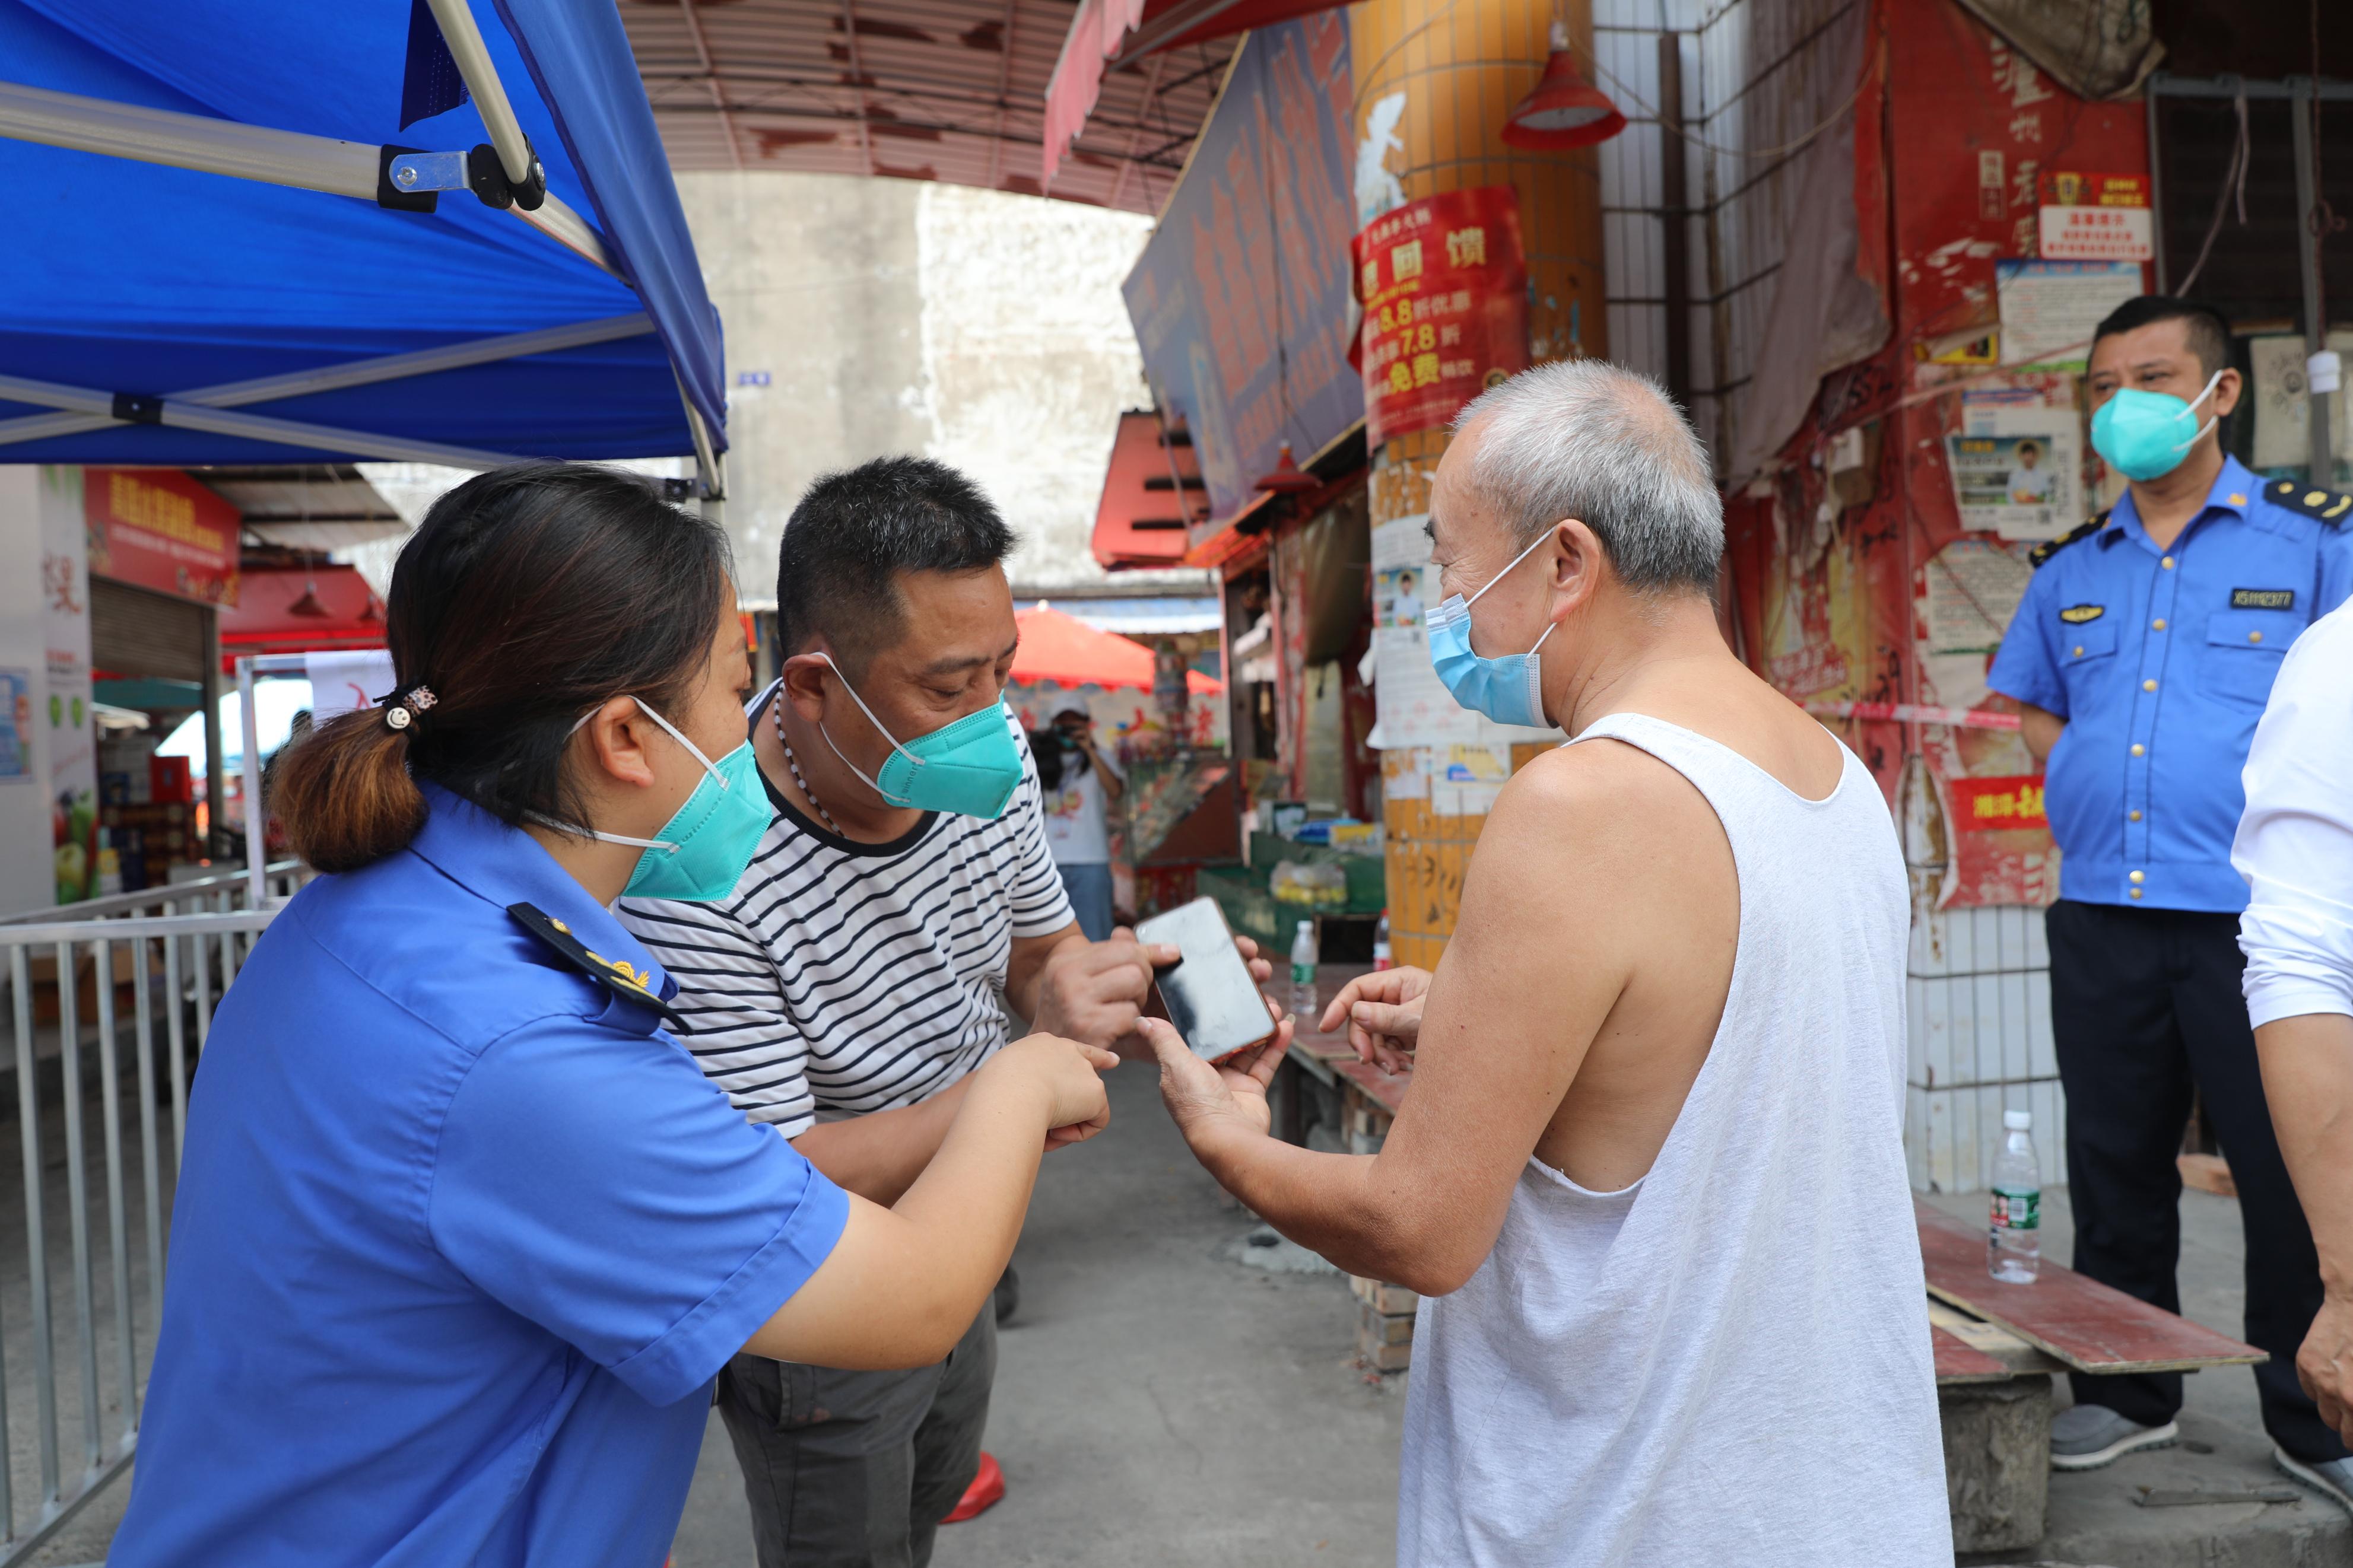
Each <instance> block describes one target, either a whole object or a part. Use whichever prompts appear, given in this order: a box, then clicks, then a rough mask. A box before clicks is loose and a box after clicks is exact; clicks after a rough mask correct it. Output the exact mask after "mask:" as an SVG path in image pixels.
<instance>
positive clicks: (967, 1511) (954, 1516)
mask: <svg viewBox="0 0 2353 1568" xmlns="http://www.w3.org/2000/svg"><path fill="white" fill-rule="evenodd" d="M1004 1500H1005V1472H1004V1471H1003V1470H1000V1469H998V1468H997V1457H996V1456H995V1455H993V1454H983V1455H981V1457H980V1470H979V1472H978V1473H977V1474H976V1475H975V1476H974V1477H973V1478H972V1485H970V1486H968V1487H966V1488H965V1489H964V1497H963V1499H962V1500H960V1501H959V1502H958V1503H957V1504H956V1505H955V1510H954V1511H952V1512H951V1513H949V1515H948V1516H947V1518H945V1519H944V1520H942V1521H940V1522H941V1523H942V1524H961V1523H963V1522H964V1521H965V1520H967V1519H977V1518H979V1517H980V1516H981V1515H982V1514H984V1513H987V1511H988V1510H990V1509H992V1508H994V1507H996V1506H997V1504H998V1503H1000V1502H1002V1501H1004Z"/></svg>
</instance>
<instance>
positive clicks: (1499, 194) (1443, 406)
mask: <svg viewBox="0 0 2353 1568" xmlns="http://www.w3.org/2000/svg"><path fill="white" fill-rule="evenodd" d="M1352 251H1353V254H1354V256H1355V258H1356V295H1357V298H1358V299H1359V300H1362V301H1363V302H1364V307H1365V324H1364V328H1363V334H1362V336H1361V337H1360V339H1359V340H1358V349H1359V353H1360V355H1361V359H1362V369H1363V372H1364V377H1365V440H1366V443H1368V444H1369V445H1371V446H1375V447H1377V446H1379V445H1380V444H1381V443H1382V442H1384V441H1387V440H1388V439H1389V438H1390V437H1394V436H1404V435H1409V434H1410V433H1412V432H1413V431H1416V430H1433V429H1436V428H1438V427H1439V426H1442V425H1444V424H1445V423H1446V422H1447V421H1449V420H1451V419H1452V418H1453V417H1454V416H1455V415H1457V414H1459V413H1461V410H1462V405H1464V404H1466V403H1468V402H1470V401H1471V400H1472V398H1474V397H1476V396H1478V395H1479V394H1480V393H1482V392H1483V391H1485V390H1486V389H1487V388H1488V387H1491V386H1493V385H1495V384H1497V383H1499V382H1501V381H1504V380H1505V379H1506V378H1508V377H1510V376H1511V375H1513V374H1516V373H1518V372H1520V371H1523V370H1525V369H1526V368H1527V366H1528V268H1527V261H1526V258H1525V256H1524V255H1523V253H1522V252H1521V249H1520V207H1519V198H1518V197H1517V196H1516V195H1514V194H1513V191H1512V187H1511V186H1509V185H1482V186H1480V187H1479V188H1478V189H1476V190H1468V191H1449V192H1447V193H1445V194H1444V195H1435V196H1429V197H1425V198H1424V199H1422V200H1420V201H1418V202H1409V203H1407V204H1406V205H1404V206H1401V207H1399V208H1398V209H1397V210H1396V211H1395V212H1389V213H1384V214H1382V215H1381V216H1379V217H1377V218H1375V219H1374V220H1373V221H1372V223H1371V224H1370V225H1368V226H1366V228H1365V230H1364V232H1363V233H1361V234H1359V235H1357V236H1356V240H1355V242H1354V244H1353V246H1352Z"/></svg>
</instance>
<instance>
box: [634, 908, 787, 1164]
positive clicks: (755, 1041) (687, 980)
mask: <svg viewBox="0 0 2353 1568" xmlns="http://www.w3.org/2000/svg"><path fill="white" fill-rule="evenodd" d="M616 913H617V914H618V915H619V916H620V919H621V923H622V924H623V925H625V926H627V927H628V928H629V930H630V931H631V932H632V933H633V934H635V935H636V937H637V938H638V941H640V942H644V943H645V944H646V949H647V951H648V952H651V953H652V954H653V955H654V958H655V959H656V961H657V962H659V963H660V964H661V966H662V968H664V969H665V970H667V971H669V973H670V978H671V979H673V980H675V981H677V982H678V995H677V997H676V998H675V999H673V1000H672V1002H671V1004H670V1005H671V1006H673V1007H675V1008H676V1009H677V1010H678V1012H679V1014H680V1015H681V1016H682V1017H684V1018H685V1019H686V1023H687V1027H686V1028H685V1029H684V1030H683V1031H681V1035H680V1039H679V1044H680V1045H681V1046H683V1047H685V1048H686V1051H687V1053H688V1054H689V1055H690V1056H691V1057H693V1058H694V1059H695V1065H696V1066H698V1067H700V1068H702V1070H703V1072H704V1073H705V1074H706V1075H707V1076H709V1077H711V1078H712V1079H716V1080H718V1081H719V1082H720V1083H721V1084H722V1085H723V1087H724V1088H725V1089H726V1090H727V1098H728V1099H729V1100H732V1101H733V1103H734V1106H735V1109H736V1110H740V1111H742V1112H743V1113H744V1115H745V1116H746V1117H747V1118H749V1119H750V1120H752V1121H761V1122H767V1123H771V1124H773V1125H774V1126H775V1127H776V1130H777V1131H780V1132H782V1133H783V1134H784V1135H785V1136H786V1137H787V1138H797V1137H799V1136H800V1135H801V1134H802V1133H803V1132H806V1131H808V1130H809V1128H810V1127H811V1126H812V1125H813V1124H814V1123H815V1121H816V1120H817V1102H816V1100H815V1097H814V1096H813V1095H812V1094H811V1093H810V1091H809V1085H808V1079H807V1062H808V1050H809V1042H808V1040H807V1038H806V1037H803V1035H802V1034H801V1032H800V1029H799V1027H798V1026H797V1025H796V1024H795V1022H794V1021H793V1019H792V1017H791V1016H790V1014H789V1013H788V1012H787V1010H786V1004H785V996H784V989H783V987H784V977H783V976H782V975H780V974H779V973H777V970H776V960H775V959H774V958H773V957H772V956H771V955H770V953H769V951H768V948H767V945H766V944H765V942H762V941H761V940H760V938H759V935H758V934H757V933H756V932H754V931H752V930H751V929H750V928H749V927H747V926H745V925H744V923H743V922H742V921H739V920H738V919H737V918H736V917H735V915H734V913H733V906H732V905H720V904H701V903H686V902H682V901H680V900H670V899H629V900H624V901H623V902H622V903H621V904H620V906H619V907H618V909H617V910H616Z"/></svg>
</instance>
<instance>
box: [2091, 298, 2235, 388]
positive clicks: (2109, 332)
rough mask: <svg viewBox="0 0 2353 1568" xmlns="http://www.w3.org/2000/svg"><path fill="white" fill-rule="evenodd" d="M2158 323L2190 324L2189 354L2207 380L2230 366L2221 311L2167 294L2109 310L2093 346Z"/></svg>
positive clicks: (2228, 339)
mask: <svg viewBox="0 0 2353 1568" xmlns="http://www.w3.org/2000/svg"><path fill="white" fill-rule="evenodd" d="M2158 321H2184V322H2187V323H2189V352H2190V353H2194V354H2196V355H2197V356H2198V368H2199V369H2200V370H2202V371H2204V372H2205V373H2206V374H2207V377H2208V379H2210V380H2211V378H2212V377H2213V375H2214V374H2215V373H2216V372H2217V371H2221V370H2224V369H2227V368H2228V367H2229V365H2230V363H2231V323H2230V322H2229V321H2227V320H2225V319H2224V317H2223V315H2222V312H2221V311H2220V310H2216V309H2214V307H2213V306H2211V305H2204V304H2200V303H2199V302H2198V301H2197V300H2180V299H2176V298H2175V297H2174V296H2172V295H2170V294H2143V295H2140V296H2138V297H2137V298H2136V299H2131V300H2126V301H2125V302H2124V303H2123V304H2121V305H2119V306H2117V307H2116V309H2115V310H2111V311H2109V312H2108V316H2107V320H2105V321H2102V322H2101V323H2100V325H2099V329H2098V330H2097V331H2094V332H2093V334H2092V346H2093V347H2094V348H2097V347H2098V346H2099V343H2100V340H2101V339H2102V338H2112V337H2115V336H2116V334H2117V333H2119V332H2137V331H2140V329H2141V328H2143V327H2147V326H2153V325H2155V324H2156V323H2157V322H2158Z"/></svg>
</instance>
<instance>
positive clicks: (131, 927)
mask: <svg viewBox="0 0 2353 1568" xmlns="http://www.w3.org/2000/svg"><path fill="white" fill-rule="evenodd" d="M280 907H281V908H282V907H283V906H280ZM277 914H278V910H274V909H270V910H223V911H219V912H216V913H213V914H202V915H142V916H138V917H136V918H133V919H130V920H120V921H103V922H100V921H50V922H49V923H47V924H46V925H20V926H0V947H10V946H15V945H17V944H19V943H21V944H23V945H25V946H27V947H32V946H37V945H40V944H42V943H45V942H90V941H92V940H93V939H94V937H95V935H96V933H97V932H99V931H104V932H105V933H106V935H107V937H108V938H109V939H110V940H111V941H114V942H131V941H133V940H135V939H137V938H139V937H142V936H211V935H215V934H218V933H223V932H227V931H265V930H267V929H269V922H270V921H272V920H273V919H275V918H276V917H277Z"/></svg>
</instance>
